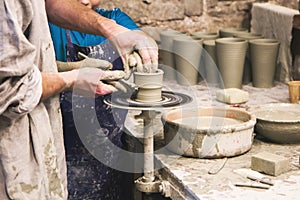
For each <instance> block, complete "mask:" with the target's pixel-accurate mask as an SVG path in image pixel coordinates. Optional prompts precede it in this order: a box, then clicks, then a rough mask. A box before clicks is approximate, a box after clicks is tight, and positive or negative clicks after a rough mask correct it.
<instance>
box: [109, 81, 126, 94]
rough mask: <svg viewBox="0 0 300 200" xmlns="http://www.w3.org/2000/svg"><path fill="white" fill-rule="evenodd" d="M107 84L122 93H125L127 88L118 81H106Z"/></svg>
mask: <svg viewBox="0 0 300 200" xmlns="http://www.w3.org/2000/svg"><path fill="white" fill-rule="evenodd" d="M107 84H110V85H112V86H113V87H114V88H116V89H117V90H118V91H122V92H124V93H126V92H127V88H126V87H125V86H124V85H123V84H122V83H120V82H119V81H107Z"/></svg>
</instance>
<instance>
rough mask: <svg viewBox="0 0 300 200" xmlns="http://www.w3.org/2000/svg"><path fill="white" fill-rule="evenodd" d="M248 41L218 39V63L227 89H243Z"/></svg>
mask: <svg viewBox="0 0 300 200" xmlns="http://www.w3.org/2000/svg"><path fill="white" fill-rule="evenodd" d="M247 46H248V41H247V40H244V39H240V38H219V39H216V53H217V63H218V68H219V70H220V74H221V77H222V80H223V83H224V87H225V88H239V89H240V88H242V79H243V71H244V62H245V57H246V51H247Z"/></svg>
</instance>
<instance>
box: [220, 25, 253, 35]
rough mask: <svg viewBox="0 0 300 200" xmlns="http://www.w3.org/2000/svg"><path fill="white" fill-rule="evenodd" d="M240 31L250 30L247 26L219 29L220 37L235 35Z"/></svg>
mask: <svg viewBox="0 0 300 200" xmlns="http://www.w3.org/2000/svg"><path fill="white" fill-rule="evenodd" d="M239 32H248V30H247V29H246V28H233V27H232V28H222V29H220V30H219V35H220V37H233V35H234V34H236V33H239Z"/></svg>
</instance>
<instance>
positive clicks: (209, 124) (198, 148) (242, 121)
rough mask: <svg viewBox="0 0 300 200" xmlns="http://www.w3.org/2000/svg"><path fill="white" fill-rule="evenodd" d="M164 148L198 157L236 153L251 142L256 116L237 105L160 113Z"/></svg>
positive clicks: (228, 155) (241, 151)
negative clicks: (235, 106) (236, 106)
mask: <svg viewBox="0 0 300 200" xmlns="http://www.w3.org/2000/svg"><path fill="white" fill-rule="evenodd" d="M162 122H163V125H164V139H165V142H166V147H167V148H168V149H169V150H170V151H172V152H174V153H176V154H179V155H184V156H189V157H199V158H220V157H230V156H236V155H239V154H242V153H245V152H247V151H248V150H249V149H250V148H251V146H252V142H253V129H254V125H255V123H256V119H255V117H254V116H253V115H251V114H250V113H248V112H246V111H244V110H241V109H237V108H223V107H222V108H219V107H199V108H197V109H176V110H172V111H169V112H167V113H165V114H163V116H162Z"/></svg>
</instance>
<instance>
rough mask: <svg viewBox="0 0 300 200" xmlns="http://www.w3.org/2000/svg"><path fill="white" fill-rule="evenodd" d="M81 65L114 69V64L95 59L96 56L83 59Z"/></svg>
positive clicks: (81, 66)
mask: <svg viewBox="0 0 300 200" xmlns="http://www.w3.org/2000/svg"><path fill="white" fill-rule="evenodd" d="M80 62H81V65H80V68H83V67H90V68H98V69H102V70H109V69H112V67H113V66H112V64H111V63H110V62H108V61H106V60H101V59H95V58H85V59H83V60H82V61H80Z"/></svg>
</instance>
